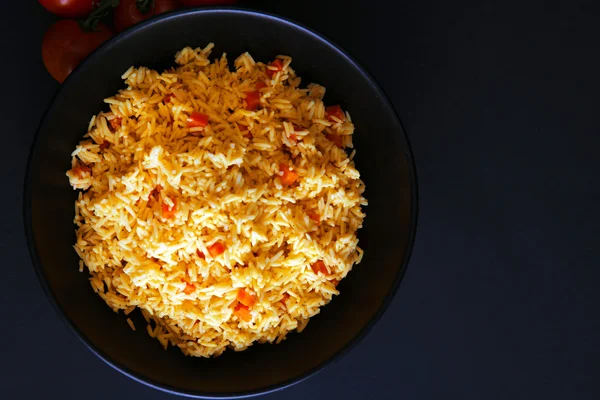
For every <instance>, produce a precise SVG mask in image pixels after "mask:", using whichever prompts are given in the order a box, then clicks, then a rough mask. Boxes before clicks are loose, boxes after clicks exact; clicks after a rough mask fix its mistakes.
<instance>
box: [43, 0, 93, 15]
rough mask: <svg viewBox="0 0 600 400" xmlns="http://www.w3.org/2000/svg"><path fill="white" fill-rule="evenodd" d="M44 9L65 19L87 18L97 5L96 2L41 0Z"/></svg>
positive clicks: (84, 0)
mask: <svg viewBox="0 0 600 400" xmlns="http://www.w3.org/2000/svg"><path fill="white" fill-rule="evenodd" d="M39 2H40V4H41V5H42V7H44V8H45V9H46V10H48V11H50V12H51V13H52V14H54V15H58V16H59V17H63V18H80V17H85V16H86V15H88V14H89V13H90V12H92V8H93V7H94V4H95V3H96V1H95V0H39Z"/></svg>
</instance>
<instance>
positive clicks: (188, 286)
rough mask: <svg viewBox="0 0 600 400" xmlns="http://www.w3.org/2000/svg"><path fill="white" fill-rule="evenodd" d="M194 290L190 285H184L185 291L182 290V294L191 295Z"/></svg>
mask: <svg viewBox="0 0 600 400" xmlns="http://www.w3.org/2000/svg"><path fill="white" fill-rule="evenodd" d="M195 290H196V286H194V285H192V284H191V283H187V282H186V283H185V289H183V293H185V294H192V293H194V291H195Z"/></svg>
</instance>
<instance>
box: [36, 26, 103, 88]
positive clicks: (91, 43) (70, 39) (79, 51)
mask: <svg viewBox="0 0 600 400" xmlns="http://www.w3.org/2000/svg"><path fill="white" fill-rule="evenodd" d="M97 29H98V30H97V31H95V32H84V31H83V30H81V27H80V26H79V24H78V23H77V22H76V21H73V20H67V19H63V20H60V21H58V22H56V23H55V24H54V25H52V26H51V27H50V29H48V31H47V32H46V34H45V35H44V39H43V40H42V59H43V60H44V65H45V66H46V69H47V70H48V72H49V73H50V75H52V77H53V78H54V79H56V80H57V81H58V82H60V83H62V82H63V81H64V80H65V79H66V78H67V76H69V74H70V73H71V71H73V69H75V67H76V66H77V65H79V63H80V62H81V61H83V59H84V58H86V57H87V56H88V54H90V53H91V52H92V51H94V50H95V49H96V48H97V47H98V46H100V45H101V44H102V43H103V42H104V41H106V40H108V39H109V38H110V37H111V36H112V32H111V31H110V29H108V27H107V26H106V25H104V24H102V23H99V24H98V27H97Z"/></svg>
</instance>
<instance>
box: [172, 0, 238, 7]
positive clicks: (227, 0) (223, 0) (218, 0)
mask: <svg viewBox="0 0 600 400" xmlns="http://www.w3.org/2000/svg"><path fill="white" fill-rule="evenodd" d="M179 2H180V3H181V4H182V5H183V6H186V7H194V6H212V5H217V4H235V0H179Z"/></svg>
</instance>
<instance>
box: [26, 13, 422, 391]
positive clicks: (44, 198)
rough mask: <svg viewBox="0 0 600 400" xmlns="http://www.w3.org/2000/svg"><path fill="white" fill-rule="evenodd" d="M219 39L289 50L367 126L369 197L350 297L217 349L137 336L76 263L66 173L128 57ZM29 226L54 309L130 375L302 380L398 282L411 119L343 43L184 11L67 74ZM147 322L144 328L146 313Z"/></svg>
mask: <svg viewBox="0 0 600 400" xmlns="http://www.w3.org/2000/svg"><path fill="white" fill-rule="evenodd" d="M211 41H212V42H215V44H216V47H215V49H214V52H213V55H220V54H221V53H222V52H227V54H228V55H229V57H230V58H235V57H237V56H238V55H239V54H241V53H242V52H244V51H249V52H250V53H251V54H252V56H253V57H254V58H255V59H256V60H261V61H268V60H271V59H273V57H274V56H275V55H277V54H288V55H291V56H292V57H293V59H294V61H293V66H294V68H295V69H296V71H298V73H299V75H300V76H301V77H302V79H303V83H304V84H308V83H309V82H317V83H321V84H323V85H324V86H326V87H327V94H326V99H325V100H326V101H327V103H329V104H337V103H339V104H341V105H342V107H343V108H344V109H346V110H349V111H350V113H351V115H352V120H353V122H354V123H355V125H356V134H355V136H354V144H355V147H356V149H357V154H356V164H357V167H358V169H359V171H360V172H361V174H362V178H363V179H364V181H365V183H366V186H367V191H366V197H367V198H368V200H369V206H368V207H367V209H366V212H367V218H366V220H365V224H364V228H363V229H362V230H361V231H360V234H359V239H360V245H361V246H362V247H363V249H364V250H365V256H364V259H363V262H362V263H361V264H359V265H357V266H356V267H355V268H354V270H353V271H352V272H351V273H350V274H349V276H348V278H347V279H345V280H344V281H342V283H341V284H340V287H339V288H340V291H341V294H340V295H339V296H338V297H337V298H335V299H334V300H333V301H332V302H331V303H330V304H329V305H327V306H326V307H324V308H323V309H322V311H321V314H320V315H318V316H316V317H315V318H313V319H312V320H311V321H310V323H309V324H308V327H307V328H306V330H305V331H304V332H303V333H301V334H297V333H293V334H290V335H289V336H288V339H287V340H286V341H285V342H283V343H282V344H279V345H271V344H263V345H260V344H256V345H254V346H252V347H251V348H250V349H248V350H247V351H244V352H240V353H236V352H233V351H226V352H225V353H224V355H222V356H221V357H218V358H215V359H196V358H191V357H185V356H183V355H182V354H181V353H180V352H179V350H178V349H169V350H168V351H164V350H163V349H162V348H161V347H160V345H159V343H158V342H157V341H156V340H154V339H151V338H150V337H149V336H148V335H147V333H146V332H145V330H144V329H138V331H137V332H133V331H132V330H131V329H129V327H128V326H127V324H126V323H125V320H124V317H123V315H122V314H115V313H114V312H112V311H111V310H110V309H109V308H108V307H107V306H106V304H105V303H104V302H103V301H102V300H101V299H100V298H99V297H98V296H97V295H96V294H94V292H93V291H92V289H91V287H90V285H89V282H88V277H87V274H86V273H80V272H78V261H79V259H78V257H77V255H76V254H75V251H74V250H73V248H72V245H73V243H74V240H75V234H74V226H73V216H74V210H73V203H74V200H75V192H74V191H73V189H72V188H71V187H70V186H69V183H68V179H67V177H66V176H65V171H66V170H67V169H68V168H69V166H70V159H71V157H70V153H71V152H72V151H73V149H74V148H75V145H76V144H77V143H78V142H79V140H80V139H81V137H82V135H83V134H84V133H85V131H86V129H87V124H88V121H89V119H90V117H91V116H92V115H93V114H96V113H97V112H98V111H99V110H102V109H106V105H105V104H104V103H103V101H102V100H103V99H104V98H106V97H109V96H111V95H113V94H114V93H116V92H117V90H118V89H119V88H122V87H123V82H122V80H121V79H120V76H121V74H122V73H123V72H124V71H125V70H126V69H127V68H128V67H129V66H131V65H145V66H150V67H154V68H165V67H168V66H170V65H172V64H173V56H174V54H175V52H176V51H177V50H179V49H181V48H182V47H184V46H186V45H191V46H204V45H206V44H207V43H208V42H211ZM25 187H26V188H25V200H24V201H25V204H24V210H25V226H26V232H27V237H28V241H29V249H30V253H31V257H32V259H33V264H34V266H35V269H36V272H37V274H38V277H39V279H40V282H41V284H42V286H43V288H44V289H45V291H46V293H47V294H48V296H49V298H50V300H51V301H52V303H53V304H54V306H55V308H56V310H57V311H58V313H59V314H60V315H61V317H62V318H63V319H64V320H65V321H66V323H67V324H68V325H69V326H70V327H71V328H72V329H73V331H74V332H75V333H76V334H77V336H78V337H79V338H80V339H81V340H82V341H83V342H84V343H85V345H86V346H87V347H88V348H89V349H90V350H91V351H92V352H93V353H94V354H96V355H97V356H98V357H100V358H101V359H102V360H104V361H105V362H106V363H107V364H109V365H110V366H112V367H113V368H115V369H117V370H119V371H121V372H122V373H124V374H125V375H127V376H129V377H131V378H133V379H135V380H137V381H139V382H142V383H144V384H146V385H149V386H152V387H154V388H157V389H160V390H164V391H167V392H171V393H177V394H183V395H188V396H198V397H236V396H240V397H242V396H251V395H255V394H261V393H267V392H270V391H273V390H276V389H281V388H284V387H286V386H290V385H292V384H294V383H297V382H299V381H301V380H303V379H306V378H307V377H309V376H311V375H313V374H314V373H316V372H317V371H319V370H321V369H322V368H323V367H324V366H325V365H327V364H328V363H330V362H331V361H333V360H335V359H336V358H338V357H340V356H341V355H342V354H343V353H345V352H346V351H347V350H348V349H350V348H351V347H352V346H353V345H355V344H356V343H358V341H359V340H360V339H362V338H363V337H364V335H365V334H366V333H367V332H368V330H369V329H370V328H371V327H372V326H373V324H374V323H375V322H376V321H377V320H378V318H379V317H380V316H381V314H382V313H383V311H384V310H385V308H386V307H387V305H388V304H389V303H390V301H391V299H392V297H393V295H394V293H395V292H396V290H397V288H398V286H399V283H400V280H401V278H402V276H403V274H404V270H405V268H406V264H407V262H408V258H409V255H410V251H411V248H412V244H413V240H414V235H415V225H416V210H417V201H416V199H417V188H416V178H415V171H414V164H413V160H412V156H411V152H410V148H409V144H408V142H407V138H406V136H405V134H404V131H403V129H402V126H401V124H400V121H399V120H398V117H397V116H396V114H395V112H394V110H393V108H392V106H391V105H390V103H389V101H388V100H387V98H386V96H385V95H384V94H383V92H382V91H381V89H380V88H379V87H378V86H377V84H375V82H374V81H373V80H372V79H371V78H370V77H369V75H367V73H366V72H365V71H364V70H363V69H362V68H361V67H359V66H358V64H357V63H356V62H355V61H354V60H352V59H351V58H350V57H349V56H348V55H347V54H346V53H344V52H343V51H342V50H341V49H340V48H339V47H337V46H335V45H333V44H332V43H330V42H329V41H328V40H326V39H324V38H323V37H322V36H320V35H318V34H316V33H315V32H312V31H310V30H309V29H307V28H304V27H302V26H299V25H297V24H295V23H292V22H290V21H287V20H284V19H282V18H279V17H275V16H272V15H266V14H261V13H256V12H251V11H243V10H235V9H208V10H193V11H183V12H179V13H174V14H170V15H166V16H164V17H160V18H157V19H154V20H151V21H149V22H146V23H143V24H141V25H139V26H136V27H134V28H133V29H130V30H128V31H126V32H124V33H122V34H121V35H119V36H117V37H115V38H114V39H112V40H110V41H109V42H108V43H106V44H105V45H104V46H102V47H101V48H100V49H98V50H97V51H96V52H95V53H93V54H92V55H91V56H90V57H89V58H88V59H87V60H86V61H84V62H83V63H82V64H81V65H80V66H79V67H78V68H77V69H76V70H75V71H74V72H73V73H72V74H71V76H70V77H69V78H68V79H67V81H66V82H65V83H64V85H63V86H62V89H61V90H60V92H59V93H58V94H57V96H56V97H55V99H54V101H53V102H52V104H51V105H50V107H49V108H48V110H47V111H46V114H45V115H44V118H43V120H42V122H41V124H40V126H39V129H38V132H37V137H36V140H35V143H34V145H33V149H32V151H31V155H30V160H29V166H28V173H27V178H26V185H25ZM137 325H138V326H144V325H143V324H142V323H141V322H140V323H138V324H137Z"/></svg>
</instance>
